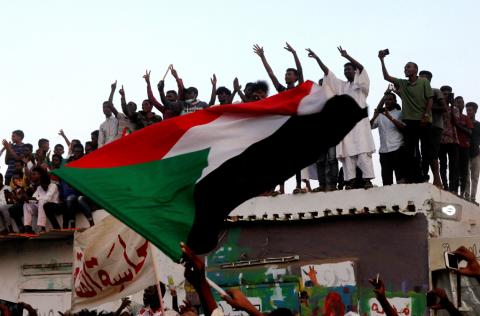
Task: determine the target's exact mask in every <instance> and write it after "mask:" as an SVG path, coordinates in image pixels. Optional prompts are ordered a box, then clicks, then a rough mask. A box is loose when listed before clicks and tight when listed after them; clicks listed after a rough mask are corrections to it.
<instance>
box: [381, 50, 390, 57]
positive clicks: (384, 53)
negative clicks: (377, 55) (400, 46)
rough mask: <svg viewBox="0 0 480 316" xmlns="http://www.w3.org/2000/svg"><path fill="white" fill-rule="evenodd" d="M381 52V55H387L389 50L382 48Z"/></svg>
mask: <svg viewBox="0 0 480 316" xmlns="http://www.w3.org/2000/svg"><path fill="white" fill-rule="evenodd" d="M382 53H383V56H387V55H388V54H390V51H389V50H388V48H387V49H384V50H382Z"/></svg>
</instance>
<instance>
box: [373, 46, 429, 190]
mask: <svg viewBox="0 0 480 316" xmlns="http://www.w3.org/2000/svg"><path fill="white" fill-rule="evenodd" d="M386 55H387V54H386V52H385V50H382V51H380V52H379V53H378V58H379V59H380V62H381V65H382V72H383V78H384V79H385V80H386V81H388V82H390V83H393V84H394V85H395V87H396V88H397V89H398V91H399V95H400V98H401V99H402V116H401V118H402V121H403V123H405V129H404V140H405V155H406V156H405V158H406V166H405V168H406V170H407V171H408V174H407V175H406V178H407V181H408V182H409V183H420V182H424V181H425V180H426V177H425V176H426V175H424V174H423V172H422V170H421V168H420V166H421V163H422V160H423V163H425V164H427V165H430V161H431V160H432V155H431V154H430V152H429V150H428V144H429V135H430V128H431V127H432V104H433V90H432V88H431V87H430V82H429V81H428V80H427V79H423V78H420V77H419V76H418V65H417V64H416V63H414V62H408V63H407V64H406V65H405V68H404V74H405V77H407V78H408V79H399V78H395V77H392V76H391V75H390V74H389V73H388V71H387V68H386V66H385V61H384V58H385V56H386ZM420 142H421V156H422V157H421V159H420V157H419V155H418V153H417V148H418V145H419V143H420Z"/></svg>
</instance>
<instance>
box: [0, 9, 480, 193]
mask: <svg viewBox="0 0 480 316" xmlns="http://www.w3.org/2000/svg"><path fill="white" fill-rule="evenodd" d="M0 3H1V6H0V30H1V31H0V34H1V36H0V40H1V43H2V45H1V46H2V49H1V50H0V56H1V58H0V103H1V109H2V112H1V113H2V114H1V120H0V137H1V138H7V139H10V134H11V132H12V131H13V130H15V129H22V130H23V131H24V132H25V135H26V136H25V140H24V141H25V142H28V143H32V144H33V145H34V147H35V148H36V147H37V141H38V139H39V138H41V137H45V138H47V139H49V140H50V146H51V147H52V148H53V146H54V145H55V144H56V143H63V141H62V140H61V138H60V137H59V136H58V135H57V133H58V130H59V129H60V128H63V129H64V130H65V133H66V134H67V136H68V137H69V138H70V139H72V138H78V139H80V140H81V141H82V143H84V142H85V141H86V140H89V137H90V132H91V131H93V130H95V129H98V126H99V125H100V123H101V122H102V121H103V119H104V116H103V113H102V102H103V101H104V100H106V99H107V97H108V94H109V90H110V84H111V82H113V81H115V80H118V83H119V87H120V86H121V85H122V84H123V85H124V86H125V90H126V94H127V99H128V100H132V101H135V102H136V103H137V105H139V106H140V104H141V101H142V100H143V99H145V98H146V89H145V82H144V80H143V79H142V75H143V73H144V72H145V69H151V70H152V84H154V85H155V86H156V83H157V82H158V80H160V79H161V77H162V76H163V74H164V72H165V70H166V68H167V66H168V65H169V64H171V63H172V64H174V66H175V68H176V69H177V70H178V72H179V75H180V76H181V77H182V78H183V79H184V82H185V84H186V85H187V86H196V87H197V88H198V89H199V98H200V99H202V100H205V101H208V99H209V97H210V90H211V84H210V77H211V75H212V73H216V75H217V78H218V85H219V86H220V85H226V86H227V87H229V88H231V86H232V80H233V78H234V77H236V76H237V77H238V78H239V79H240V82H241V83H242V84H243V85H244V84H245V83H246V82H247V81H254V80H258V79H268V77H267V74H266V72H265V71H264V69H263V66H262V64H261V61H260V59H259V58H258V56H256V55H255V54H253V52H252V45H253V44H254V43H258V44H259V45H261V46H263V47H264V49H265V54H266V57H267V59H268V61H269V62H270V65H271V66H272V68H273V69H274V71H275V73H276V74H277V77H278V78H279V79H280V80H281V81H283V75H284V72H285V69H286V68H288V67H293V66H294V62H293V58H292V56H291V54H290V53H289V52H287V51H285V50H284V49H283V47H284V43H285V41H288V42H289V43H290V44H291V45H292V46H293V47H294V48H295V49H296V50H297V52H298V54H299V57H300V59H301V62H302V64H303V69H304V74H305V78H306V79H312V80H314V81H317V80H318V79H319V78H321V77H322V76H323V73H322V72H321V70H320V68H319V67H318V66H317V64H316V63H315V61H314V60H312V59H310V58H308V57H307V54H306V52H305V48H307V47H309V48H312V49H313V50H314V51H315V52H316V53H317V54H318V55H319V56H320V58H322V60H323V61H324V63H325V64H326V65H327V66H328V67H329V68H330V69H331V71H333V72H334V73H336V74H337V75H338V76H339V77H343V67H342V65H343V64H344V63H345V60H344V59H343V58H342V57H341V56H340V54H339V53H338V51H337V49H336V47H337V46H338V45H342V46H343V48H344V49H346V50H347V51H348V52H349V53H350V55H352V56H353V57H354V58H356V59H357V60H358V61H360V62H361V63H362V64H363V65H364V66H365V69H366V70H367V71H368V74H369V76H370V80H371V86H370V95H369V97H368V103H369V104H370V105H371V107H374V106H376V104H377V103H378V100H379V99H380V98H381V96H382V94H383V92H384V90H385V89H386V87H387V82H385V81H384V80H383V78H382V74H381V68H380V62H379V60H378V58H377V53H378V51H379V50H380V49H384V48H389V49H390V56H388V57H387V58H386V64H387V67H388V69H389V71H390V74H391V75H393V76H397V77H403V66H404V64H405V63H406V62H408V61H414V62H416V63H417V64H418V65H419V67H420V69H421V70H422V69H427V70H430V71H431V72H432V73H433V81H432V86H434V87H440V86H441V85H444V84H448V85H451V86H452V87H453V88H454V92H455V94H456V95H462V96H463V97H464V99H465V101H466V102H468V101H475V102H477V103H478V102H480V91H479V90H478V83H477V82H476V79H475V78H474V73H476V71H478V69H479V61H478V57H477V56H478V52H479V44H478V30H480V22H479V19H478V17H477V12H478V10H479V5H478V4H477V2H476V1H474V0H465V1H461V0H460V1H445V0H441V1H411V0H406V1H354V0H345V1H329V2H326V1H318V0H317V1H305V0H299V1H288V2H287V1H278V0H277V1H273V0H268V1H250V0H245V1H208V0H206V1H122V0H120V1H118V0H117V1H90V0H88V1H87V0H86V1H67V0H62V1H52V0H44V1H7V0H0ZM166 80H167V82H166V85H167V88H175V85H174V84H175V82H174V80H173V78H172V77H171V76H169V77H167V79H166ZM268 82H269V83H270V81H268ZM270 88H271V91H272V93H273V91H274V88H273V86H272V85H271V83H270ZM154 92H155V93H156V94H157V92H156V89H154ZM114 103H115V105H116V106H117V108H118V109H120V98H119V95H118V94H116V96H115V100H114ZM371 112H373V110H371ZM373 133H374V138H375V141H376V143H377V149H378V133H377V132H376V131H374V132H373ZM3 158H4V157H2V161H3ZM374 161H375V167H376V175H377V178H376V179H375V181H374V182H375V183H377V184H381V177H380V166H379V163H378V155H377V154H375V155H374ZM0 172H2V173H4V172H5V166H4V165H3V163H2V164H1V165H0Z"/></svg>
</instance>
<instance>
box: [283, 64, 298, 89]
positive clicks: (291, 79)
mask: <svg viewBox="0 0 480 316" xmlns="http://www.w3.org/2000/svg"><path fill="white" fill-rule="evenodd" d="M297 80H298V71H297V69H295V68H287V70H286V71H285V83H286V84H287V85H288V84H294V83H295V82H297Z"/></svg>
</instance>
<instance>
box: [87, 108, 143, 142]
mask: <svg viewBox="0 0 480 316" xmlns="http://www.w3.org/2000/svg"><path fill="white" fill-rule="evenodd" d="M135 106H136V105H135ZM135 109H136V108H135ZM98 134H100V131H99V130H98V129H97V130H94V131H93V132H91V133H90V139H91V140H92V143H93V144H94V145H98Z"/></svg>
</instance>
